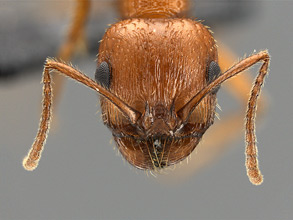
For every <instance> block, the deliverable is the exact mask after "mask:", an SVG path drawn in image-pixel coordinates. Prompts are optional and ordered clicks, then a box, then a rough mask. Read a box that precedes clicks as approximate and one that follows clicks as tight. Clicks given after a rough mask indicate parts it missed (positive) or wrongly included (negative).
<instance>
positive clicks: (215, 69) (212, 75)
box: [207, 61, 221, 93]
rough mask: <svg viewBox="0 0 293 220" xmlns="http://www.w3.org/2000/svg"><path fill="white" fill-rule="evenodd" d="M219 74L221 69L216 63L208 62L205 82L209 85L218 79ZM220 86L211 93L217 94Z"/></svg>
mask: <svg viewBox="0 0 293 220" xmlns="http://www.w3.org/2000/svg"><path fill="white" fill-rule="evenodd" d="M220 74H221V69H220V67H219V65H218V63H217V62H215V61H212V62H210V65H209V67H208V72H207V82H208V83H211V82H212V81H214V80H215V79H216V78H218V77H219V76H220ZM219 88H220V86H218V87H217V88H215V89H214V90H213V91H212V93H217V92H218V90H219Z"/></svg>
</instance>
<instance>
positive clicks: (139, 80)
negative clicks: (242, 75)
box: [96, 19, 220, 169]
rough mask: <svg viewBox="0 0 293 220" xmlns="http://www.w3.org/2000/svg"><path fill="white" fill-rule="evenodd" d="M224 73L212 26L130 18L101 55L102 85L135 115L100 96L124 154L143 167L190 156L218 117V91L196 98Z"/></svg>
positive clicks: (115, 29)
mask: <svg viewBox="0 0 293 220" xmlns="http://www.w3.org/2000/svg"><path fill="white" fill-rule="evenodd" d="M219 73H220V70H219V68H218V65H217V49H216V45H215V42H214V39H213V37H212V35H211V34H210V32H209V31H208V29H207V28H206V27H205V26H204V25H202V24H201V23H199V22H196V21H192V20H188V19H184V20H183V19H172V20H168V19H164V20H162V21H161V20H159V19H156V20H152V19H129V20H124V21H122V22H119V23H117V24H115V25H113V26H112V27H111V28H110V29H109V30H108V31H107V32H106V34H105V36H104V38H103V40H102V42H101V45H100V50H99V55H98V68H97V72H96V80H97V81H98V82H99V83H100V84H101V85H103V86H104V87H105V88H107V89H108V90H109V91H110V92H111V93H113V94H114V95H116V96H118V97H119V98H120V99H121V100H122V101H123V102H124V103H125V105H126V106H128V107H131V108H132V109H133V110H134V112H136V114H137V117H136V118H135V119H133V120H130V118H131V117H130V116H129V115H128V113H127V112H121V110H120V109H118V108H117V107H116V105H115V101H113V100H108V99H105V98H103V97H101V108H102V113H103V120H104V123H105V124H106V125H107V126H108V127H109V128H110V129H111V130H112V133H113V136H114V139H115V141H116V143H117V145H118V148H119V150H120V152H121V153H122V155H123V156H124V157H125V158H126V160H127V161H129V162H130V163H131V164H132V165H134V166H136V167H138V168H142V169H157V168H162V167H165V166H169V165H171V164H174V163H176V162H178V161H180V160H183V159H184V158H186V157H187V156H188V155H189V154H190V153H191V152H192V151H193V149H194V148H195V147H196V145H197V144H198V142H199V141H200V139H201V137H202V135H203V134H204V132H205V131H206V130H207V129H208V128H209V126H210V125H211V124H212V123H213V120H214V112H215V106H216V92H217V90H214V91H213V92H212V93H209V94H207V95H205V96H204V97H202V98H200V100H198V102H196V103H195V104H192V105H191V104H190V103H193V102H191V100H194V97H196V95H197V94H198V93H199V92H200V91H201V90H202V89H203V88H205V87H206V86H207V85H208V84H209V83H210V82H211V81H212V80H213V79H214V78H215V77H217V76H218V75H219Z"/></svg>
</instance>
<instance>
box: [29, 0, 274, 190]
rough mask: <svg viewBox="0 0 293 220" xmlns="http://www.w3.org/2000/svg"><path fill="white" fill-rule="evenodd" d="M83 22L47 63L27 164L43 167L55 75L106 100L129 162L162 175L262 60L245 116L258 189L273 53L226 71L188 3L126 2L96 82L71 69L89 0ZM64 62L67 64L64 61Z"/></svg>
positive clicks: (249, 165)
mask: <svg viewBox="0 0 293 220" xmlns="http://www.w3.org/2000/svg"><path fill="white" fill-rule="evenodd" d="M77 3H78V7H77V11H76V14H77V16H76V18H75V20H74V22H73V26H72V27H71V30H70V32H69V37H68V39H67V42H66V43H65V44H64V45H63V46H62V47H61V49H60V52H59V56H58V57H59V59H53V58H47V60H46V62H45V65H44V71H43V84H44V86H43V102H42V103H43V110H42V116H41V121H40V125H39V130H38V133H37V136H36V138H35V141H34V143H33V145H32V148H31V150H30V151H29V153H28V155H27V156H26V157H25V158H24V160H23V166H24V168H25V169H27V170H34V169H35V168H36V167H37V166H38V162H39V160H40V157H41V152H42V150H43V147H44V143H45V141H46V138H47V134H48V131H49V127H50V120H51V115H52V110H51V109H52V108H51V106H52V86H51V75H50V72H51V71H53V70H54V71H57V72H59V73H61V75H65V76H68V77H70V78H72V79H74V80H77V81H78V82H80V83H82V84H84V85H85V86H87V87H89V88H91V89H93V90H95V91H96V92H97V93H98V94H100V103H101V109H102V117H103V121H104V124H105V125H106V126H107V127H108V128H109V129H110V130H111V132H112V134H113V137H114V140H115V142H116V144H117V147H118V149H119V151H120V152H121V154H122V155H123V157H124V158H125V159H126V160H127V161H128V162H129V163H130V164H132V165H133V166H135V167H137V168H139V169H149V170H155V171H157V170H161V169H163V168H165V167H168V166H170V165H173V164H176V163H178V162H180V161H182V160H183V159H185V158H186V157H187V156H188V155H190V153H191V152H192V151H193V150H194V149H195V147H196V146H197V145H198V143H199V142H200V140H201V138H202V136H203V135H204V133H205V132H206V130H207V129H208V128H209V127H210V126H211V125H212V124H213V122H214V117H215V108H216V104H217V100H216V95H217V92H218V90H219V88H220V85H221V84H222V83H223V82H225V81H226V80H227V79H229V78H231V77H234V76H236V75H238V74H239V73H241V72H242V71H244V70H246V69H248V68H249V67H251V66H252V65H254V64H256V63H258V62H263V64H262V66H261V68H260V70H259V73H258V75H257V77H256V79H255V81H254V85H253V87H252V90H251V93H250V98H249V102H248V106H247V112H246V125H245V128H246V150H245V154H246V163H245V165H246V170H247V175H248V177H249V180H250V182H251V183H253V184H255V185H259V184H261V183H262V181H263V176H262V174H261V172H260V170H259V168H258V159H257V146H256V137H255V114H256V107H257V99H258V96H259V93H260V90H261V87H262V84H263V82H264V77H265V76H266V75H267V73H268V66H269V62H270V56H269V54H268V52H267V51H261V52H259V53H255V54H253V55H251V56H249V57H247V58H245V59H243V60H241V61H239V62H238V63H236V64H235V65H233V66H232V67H230V68H229V69H228V70H226V71H225V72H221V69H220V66H219V58H218V52H217V45H216V41H215V40H214V38H213V36H212V32H211V31H210V30H209V28H208V27H206V26H205V25H203V24H202V23H201V22H200V21H196V20H191V19H187V18H184V17H183V15H184V13H185V11H186V10H187V8H188V1H187V0H176V1H175V0H174V1H167V0H161V1H159V0H153V1H148V0H120V2H119V4H120V9H121V13H122V17H123V19H124V20H121V21H119V22H117V23H115V24H113V25H111V27H110V28H109V29H108V30H107V31H106V33H105V35H104V37H103V39H102V40H101V44H100V48H99V53H98V58H97V70H96V73H95V81H94V80H92V79H90V78H89V77H87V76H86V75H85V74H83V73H81V72H80V71H78V70H77V69H76V68H74V67H73V66H72V65H69V64H66V62H65V61H67V60H69V59H70V57H71V54H72V53H73V51H74V46H75V43H76V42H77V41H78V39H80V37H81V36H82V33H83V29H84V25H85V21H86V18H87V14H88V10H89V7H90V6H89V0H78V1H77ZM61 60H62V61H61Z"/></svg>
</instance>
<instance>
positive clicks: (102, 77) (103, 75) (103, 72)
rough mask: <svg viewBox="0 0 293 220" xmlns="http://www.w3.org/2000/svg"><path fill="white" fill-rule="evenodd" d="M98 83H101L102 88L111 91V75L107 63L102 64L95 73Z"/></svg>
mask: <svg viewBox="0 0 293 220" xmlns="http://www.w3.org/2000/svg"><path fill="white" fill-rule="evenodd" d="M95 79H96V82H97V83H99V84H100V85H101V86H103V87H105V88H107V89H109V87H110V80H111V73H110V67H109V64H108V63H107V62H105V61H104V62H102V63H101V64H100V65H99V66H98V68H97V70H96V73H95Z"/></svg>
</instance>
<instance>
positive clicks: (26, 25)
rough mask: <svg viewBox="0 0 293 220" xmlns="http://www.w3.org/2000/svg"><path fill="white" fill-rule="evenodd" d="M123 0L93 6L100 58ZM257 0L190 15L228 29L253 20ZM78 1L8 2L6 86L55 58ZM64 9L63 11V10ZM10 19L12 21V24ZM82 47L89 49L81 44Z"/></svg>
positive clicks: (207, 6) (0, 71)
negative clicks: (101, 46) (102, 41)
mask: <svg viewBox="0 0 293 220" xmlns="http://www.w3.org/2000/svg"><path fill="white" fill-rule="evenodd" d="M119 2H121V0H101V1H93V2H92V3H91V9H90V14H89V18H88V22H87V25H86V27H85V30H84V32H85V36H84V39H85V40H86V41H85V42H86V49H87V51H88V52H89V53H91V54H96V51H97V48H98V45H99V40H100V39H101V38H102V36H103V34H104V31H105V28H106V27H107V25H108V24H111V23H114V22H116V21H117V18H119V13H117V12H121V7H120V8H119V6H120V4H118V3H119ZM257 6H258V5H257V4H256V3H255V2H252V1H247V2H245V1H240V0H227V1H225V2H223V1H220V0H215V1H196V0H191V1H189V5H188V7H189V8H188V15H189V16H190V17H192V18H199V19H202V20H204V21H205V22H204V23H205V24H206V25H209V26H211V27H212V28H213V29H214V27H223V26H225V25H229V24H230V23H233V22H234V23H236V22H239V21H242V20H247V19H251V18H252V17H254V16H255V14H256V11H257V10H258V9H259V7H257ZM74 8H75V1H40V2H37V1H35V2H33V3H32V2H29V1H28V2H27V1H23V2H22V1H15V0H11V1H4V2H1V7H0V41H1V42H2V43H1V45H0V49H1V51H2V52H1V55H0V82H1V81H3V80H6V81H7V80H9V81H12V80H13V79H15V77H19V76H20V77H23V74H28V73H31V72H34V71H25V70H29V69H33V68H38V67H39V66H40V65H42V64H43V62H44V60H45V59H46V57H48V56H50V57H54V56H56V54H57V53H58V48H60V45H61V44H62V43H63V42H64V39H65V38H66V31H68V29H69V28H70V27H69V26H70V24H71V22H72V20H73V16H74V13H72V12H74V10H75V9H74ZM61 9H62V10H61ZM8 20H9V22H7V21H8ZM81 46H82V48H83V46H84V45H81Z"/></svg>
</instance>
